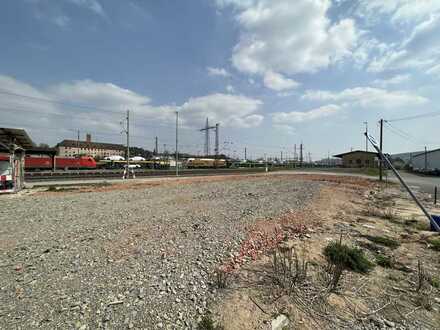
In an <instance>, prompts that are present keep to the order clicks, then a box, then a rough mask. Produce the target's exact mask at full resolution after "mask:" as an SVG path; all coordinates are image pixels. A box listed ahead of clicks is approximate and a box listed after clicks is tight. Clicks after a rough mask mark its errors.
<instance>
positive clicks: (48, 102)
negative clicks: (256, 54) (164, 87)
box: [0, 75, 264, 142]
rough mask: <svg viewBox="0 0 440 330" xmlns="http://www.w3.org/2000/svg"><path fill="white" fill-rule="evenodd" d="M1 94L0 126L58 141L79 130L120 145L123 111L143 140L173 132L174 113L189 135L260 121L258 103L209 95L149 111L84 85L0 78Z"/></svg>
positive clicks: (125, 95)
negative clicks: (203, 126) (206, 125)
mask: <svg viewBox="0 0 440 330" xmlns="http://www.w3.org/2000/svg"><path fill="white" fill-rule="evenodd" d="M0 91H2V93H0V109H1V111H2V122H3V123H4V124H7V125H10V126H17V125H20V126H23V127H25V128H28V129H30V131H31V132H32V133H33V135H35V136H36V137H37V138H38V137H39V138H40V139H41V138H42V137H43V139H44V137H45V136H46V135H47V134H46V133H47V132H49V133H53V134H55V133H56V132H58V133H57V134H56V137H57V139H59V138H61V137H64V138H69V137H72V133H71V132H69V129H70V130H72V129H78V128H80V129H81V130H82V131H91V132H100V133H101V134H110V137H109V136H108V135H105V137H106V138H107V139H111V140H113V141H114V140H115V139H116V142H118V141H119V142H122V140H121V139H122V137H121V135H120V134H119V132H120V131H121V124H120V121H121V120H122V119H123V118H124V114H125V111H126V110H130V113H131V116H132V118H133V127H132V129H133V134H134V136H136V135H138V136H140V135H142V134H145V129H142V128H141V127H142V125H148V126H149V127H151V128H154V127H155V126H157V127H162V125H165V127H173V126H174V120H175V112H176V111H179V112H180V114H181V115H180V119H181V125H182V127H186V128H191V130H192V129H193V128H196V127H197V128H198V127H199V125H200V123H203V122H204V120H205V119H206V117H209V119H210V120H211V121H212V122H219V123H221V125H222V126H223V127H241V128H247V127H255V126H258V125H260V124H261V122H262V120H263V118H264V117H263V116H262V115H261V114H260V113H259V111H260V109H261V106H262V104H263V103H262V102H261V101H259V100H256V99H253V98H249V97H246V96H242V95H231V94H210V95H205V96H201V97H195V98H190V99H189V100H188V101H187V102H184V103H183V104H181V105H174V104H162V105H153V104H152V103H151V99H150V98H149V97H148V96H145V95H142V94H139V93H136V92H134V91H132V90H129V89H126V88H122V87H120V86H117V85H115V84H112V83H103V82H96V81H93V80H89V79H87V80H78V81H73V82H65V83H59V84H54V85H51V86H48V87H45V88H37V87H35V86H32V85H31V84H28V83H25V82H22V81H19V80H17V79H14V78H12V77H8V76H1V75H0ZM23 95H24V96H26V97H23ZM112 136H113V138H112ZM54 142H55V141H54Z"/></svg>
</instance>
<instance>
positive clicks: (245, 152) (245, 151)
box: [244, 147, 247, 160]
mask: <svg viewBox="0 0 440 330" xmlns="http://www.w3.org/2000/svg"><path fill="white" fill-rule="evenodd" d="M244 160H247V149H246V147H244Z"/></svg>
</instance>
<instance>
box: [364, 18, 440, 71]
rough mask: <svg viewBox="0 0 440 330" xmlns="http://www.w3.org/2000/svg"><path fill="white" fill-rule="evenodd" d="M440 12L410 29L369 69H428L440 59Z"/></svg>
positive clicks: (374, 59)
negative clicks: (405, 35) (407, 33)
mask: <svg viewBox="0 0 440 330" xmlns="http://www.w3.org/2000/svg"><path fill="white" fill-rule="evenodd" d="M438 31H440V12H439V13H437V14H432V15H430V16H429V17H428V18H427V19H425V20H423V21H421V22H419V23H417V24H416V25H415V26H414V27H412V28H411V29H410V32H409V37H407V38H406V39H404V40H402V41H401V42H398V43H395V44H392V45H390V46H389V47H388V49H387V50H386V51H384V52H382V53H381V54H379V55H378V56H374V57H373V59H372V60H371V62H370V64H369V66H368V71H370V72H383V71H389V70H402V69H419V70H420V69H428V68H429V67H431V66H433V65H435V64H436V63H438V61H439V59H440V34H439V33H438Z"/></svg>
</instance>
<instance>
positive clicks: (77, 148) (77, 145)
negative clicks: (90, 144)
mask: <svg viewBox="0 0 440 330" xmlns="http://www.w3.org/2000/svg"><path fill="white" fill-rule="evenodd" d="M77 133H78V137H77V140H76V151H77V152H78V158H79V156H80V153H79V130H78V131H77Z"/></svg>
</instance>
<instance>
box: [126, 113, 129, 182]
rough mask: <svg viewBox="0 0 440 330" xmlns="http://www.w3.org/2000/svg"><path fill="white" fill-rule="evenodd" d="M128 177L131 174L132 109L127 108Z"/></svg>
mask: <svg viewBox="0 0 440 330" xmlns="http://www.w3.org/2000/svg"><path fill="white" fill-rule="evenodd" d="M126 134H127V178H128V176H129V174H128V173H129V166H130V110H127V129H126Z"/></svg>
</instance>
